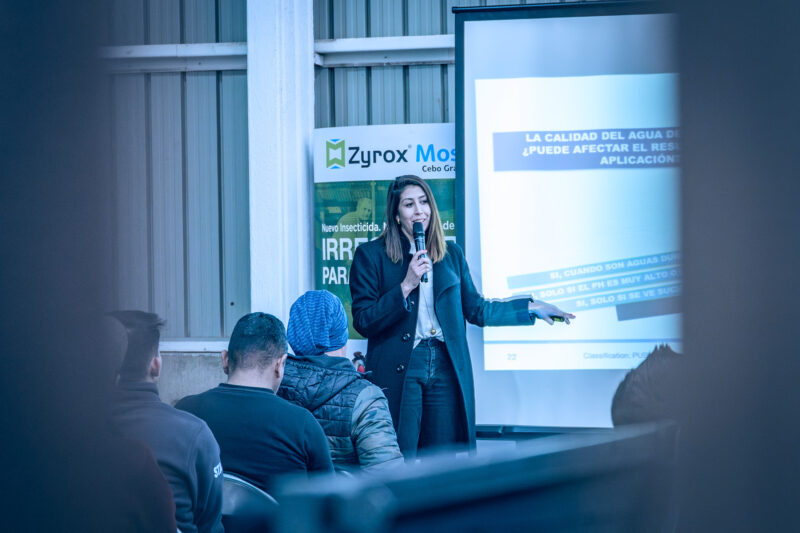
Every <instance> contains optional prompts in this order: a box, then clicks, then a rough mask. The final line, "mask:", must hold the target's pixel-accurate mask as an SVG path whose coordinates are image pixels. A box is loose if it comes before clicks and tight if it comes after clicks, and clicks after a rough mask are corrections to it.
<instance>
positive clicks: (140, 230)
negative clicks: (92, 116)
mask: <svg viewBox="0 0 800 533" xmlns="http://www.w3.org/2000/svg"><path fill="white" fill-rule="evenodd" d="M112 91H113V97H114V110H113V112H114V122H113V139H114V175H115V178H116V184H115V185H116V187H115V191H116V194H115V211H116V213H115V215H116V219H115V221H114V224H115V228H114V229H115V233H116V236H117V238H116V242H117V246H116V249H115V254H114V267H115V273H116V279H115V285H116V287H118V292H117V294H116V298H115V302H114V303H115V306H116V308H117V309H149V308H150V298H149V294H150V293H149V263H148V257H149V248H150V247H149V243H148V237H149V226H148V224H149V217H148V193H149V191H148V183H147V157H148V154H147V143H146V124H145V117H146V112H145V101H146V90H145V75H144V74H132V75H119V76H116V77H115V78H114V80H113V89H112Z"/></svg>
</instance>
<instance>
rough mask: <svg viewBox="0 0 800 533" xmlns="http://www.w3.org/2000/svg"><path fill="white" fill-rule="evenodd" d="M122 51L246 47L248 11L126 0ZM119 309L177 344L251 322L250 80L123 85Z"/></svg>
mask: <svg viewBox="0 0 800 533" xmlns="http://www.w3.org/2000/svg"><path fill="white" fill-rule="evenodd" d="M111 16H112V21H111V22H112V24H111V27H112V36H111V44H115V45H128V44H166V43H213V42H243V41H246V40H247V35H246V28H247V23H246V3H245V0H217V1H214V0H186V1H180V0H120V1H117V2H115V3H114V7H113V9H112V10H111ZM112 91H113V98H112V101H113V107H114V108H113V110H112V113H113V124H114V128H113V129H114V131H113V132H112V136H113V141H114V158H115V165H114V171H115V179H116V181H117V191H118V192H117V196H116V198H115V202H116V207H117V213H118V216H117V219H116V224H117V227H116V232H117V235H118V240H117V242H118V246H117V251H116V254H115V257H114V262H115V265H116V270H117V276H118V278H117V283H116V286H117V287H118V288H119V289H120V290H119V294H118V295H117V301H116V304H117V307H118V308H126V309H145V310H151V311H153V312H156V313H158V314H159V315H161V316H162V317H164V318H165V319H166V320H167V325H166V328H165V331H164V334H163V336H164V337H165V338H187V337H189V338H198V337H222V336H227V335H229V334H230V332H231V330H232V329H233V326H234V324H235V323H236V320H238V318H239V317H241V316H242V315H244V314H246V313H248V312H249V311H250V251H249V249H250V236H249V214H248V212H249V209H248V202H249V199H248V163H247V161H248V151H247V73H246V72H245V71H222V72H189V73H181V72H176V73H152V74H120V75H115V76H114V77H113V81H112Z"/></svg>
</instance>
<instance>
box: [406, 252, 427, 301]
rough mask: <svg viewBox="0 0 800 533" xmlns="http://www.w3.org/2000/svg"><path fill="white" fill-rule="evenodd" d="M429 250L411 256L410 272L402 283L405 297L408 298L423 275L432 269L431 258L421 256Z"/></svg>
mask: <svg viewBox="0 0 800 533" xmlns="http://www.w3.org/2000/svg"><path fill="white" fill-rule="evenodd" d="M425 252H427V250H420V251H418V252H417V253H415V254H414V257H412V258H411V264H410V265H408V272H406V278H405V279H404V280H403V282H402V283H400V288H401V289H402V290H403V298H408V295H409V294H411V291H413V290H414V289H416V288H417V286H418V285H419V281H420V280H421V279H422V275H423V274H425V273H426V272H430V271H431V260H430V259H429V258H427V257H420V256H421V255H422V254H424V253H425Z"/></svg>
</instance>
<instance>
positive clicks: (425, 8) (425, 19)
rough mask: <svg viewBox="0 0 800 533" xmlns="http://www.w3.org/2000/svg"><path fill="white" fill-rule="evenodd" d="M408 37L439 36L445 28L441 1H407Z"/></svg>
mask: <svg viewBox="0 0 800 533" xmlns="http://www.w3.org/2000/svg"><path fill="white" fill-rule="evenodd" d="M405 3H406V6H407V7H406V9H407V12H408V15H407V20H408V35H438V34H440V33H442V30H443V28H444V26H443V22H444V21H443V20H442V2H441V1H440V0H435V1H431V0H405Z"/></svg>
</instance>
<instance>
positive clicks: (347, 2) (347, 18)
mask: <svg viewBox="0 0 800 533" xmlns="http://www.w3.org/2000/svg"><path fill="white" fill-rule="evenodd" d="M332 16H333V38H334V39H343V38H351V37H367V36H368V35H367V0H333V13H332Z"/></svg>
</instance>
